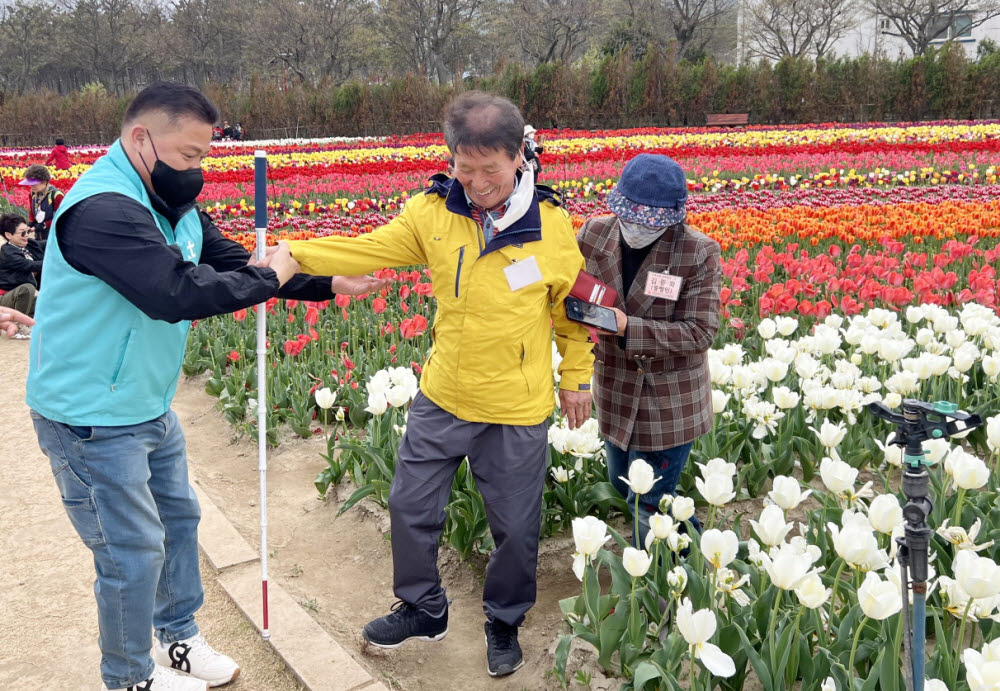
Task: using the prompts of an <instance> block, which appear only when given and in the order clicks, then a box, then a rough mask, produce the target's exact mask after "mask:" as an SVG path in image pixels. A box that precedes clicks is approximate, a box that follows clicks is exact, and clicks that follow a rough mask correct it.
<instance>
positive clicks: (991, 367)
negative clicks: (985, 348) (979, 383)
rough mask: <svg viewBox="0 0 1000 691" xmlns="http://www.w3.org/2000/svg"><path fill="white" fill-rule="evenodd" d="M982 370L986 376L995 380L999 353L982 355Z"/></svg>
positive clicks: (999, 368) (999, 371)
mask: <svg viewBox="0 0 1000 691" xmlns="http://www.w3.org/2000/svg"><path fill="white" fill-rule="evenodd" d="M983 372H985V373H986V376H988V377H989V378H990V379H993V380H994V381H995V380H996V378H997V375H998V374H1000V355H997V354H996V353H994V354H993V355H986V356H984V357H983Z"/></svg>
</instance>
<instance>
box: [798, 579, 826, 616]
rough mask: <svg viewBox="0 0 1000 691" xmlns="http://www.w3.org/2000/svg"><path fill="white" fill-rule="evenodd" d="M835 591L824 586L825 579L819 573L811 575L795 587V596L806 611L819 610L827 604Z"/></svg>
mask: <svg viewBox="0 0 1000 691" xmlns="http://www.w3.org/2000/svg"><path fill="white" fill-rule="evenodd" d="M832 593H833V591H832V590H831V589H830V588H827V587H825V586H824V585H823V579H822V578H820V575H819V574H818V573H810V574H808V575H807V576H805V577H804V578H803V579H802V580H801V581H799V584H798V585H797V586H795V595H796V597H798V598H799V604H801V605H802V606H803V607H805V608H806V609H819V608H820V607H822V606H823V605H825V604H826V603H827V600H829V599H830V595H831V594H832Z"/></svg>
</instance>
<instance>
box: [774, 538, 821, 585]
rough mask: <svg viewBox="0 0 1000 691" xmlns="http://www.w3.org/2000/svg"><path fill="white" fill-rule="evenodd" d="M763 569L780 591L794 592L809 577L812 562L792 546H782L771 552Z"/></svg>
mask: <svg viewBox="0 0 1000 691" xmlns="http://www.w3.org/2000/svg"><path fill="white" fill-rule="evenodd" d="M764 568H765V570H766V571H767V575H768V577H770V579H771V582H772V583H774V584H775V585H776V586H778V587H779V588H781V589H782V590H794V589H795V588H797V587H798V586H799V585H800V584H801V583H802V580H803V579H804V578H805V577H806V576H808V575H809V573H810V569H812V562H811V561H810V560H809V557H808V556H807V555H805V554H802V553H801V552H800V551H799V550H798V549H797V548H796V547H795V546H794V545H782V546H781V547H779V548H777V549H774V550H771V552H770V554H769V560H768V561H767V562H766V563H765V564H764Z"/></svg>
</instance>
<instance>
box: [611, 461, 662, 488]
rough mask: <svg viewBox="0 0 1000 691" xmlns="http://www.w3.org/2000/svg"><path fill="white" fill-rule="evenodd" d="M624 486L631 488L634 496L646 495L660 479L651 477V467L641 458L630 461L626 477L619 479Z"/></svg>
mask: <svg viewBox="0 0 1000 691" xmlns="http://www.w3.org/2000/svg"><path fill="white" fill-rule="evenodd" d="M618 479H619V480H622V481H623V482H624V483H625V484H626V485H628V486H629V487H631V488H632V491H633V492H635V493H636V494H646V493H647V492H649V490H651V489H653V485H655V484H656V483H657V482H658V481H659V479H660V478H658V477H653V466H651V465H649V464H648V463H646V461H644V460H643V459H641V458H637V459H635V460H634V461H632V464H631V465H630V466H629V467H628V477H627V478H625V477H619V478H618Z"/></svg>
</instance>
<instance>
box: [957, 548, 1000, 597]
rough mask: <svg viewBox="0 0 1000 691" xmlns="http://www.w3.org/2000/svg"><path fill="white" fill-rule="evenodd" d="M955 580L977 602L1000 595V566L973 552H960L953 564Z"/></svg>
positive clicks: (966, 550) (964, 550)
mask: <svg viewBox="0 0 1000 691" xmlns="http://www.w3.org/2000/svg"><path fill="white" fill-rule="evenodd" d="M953 567H954V569H955V580H957V581H958V584H959V585H960V586H962V590H964V591H965V592H966V593H968V594H969V596H970V597H973V598H975V599H977V600H981V599H983V598H987V597H994V596H996V595H998V594H1000V566H998V565H997V563H996V562H995V561H993V560H992V559H990V558H989V557H981V556H979V555H978V554H976V553H975V552H973V551H972V550H968V549H963V550H959V552H958V554H956V555H955V561H954V563H953Z"/></svg>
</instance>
